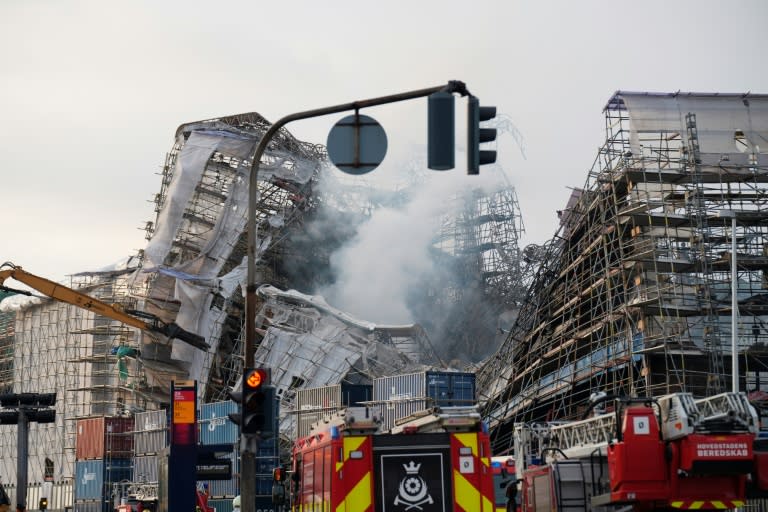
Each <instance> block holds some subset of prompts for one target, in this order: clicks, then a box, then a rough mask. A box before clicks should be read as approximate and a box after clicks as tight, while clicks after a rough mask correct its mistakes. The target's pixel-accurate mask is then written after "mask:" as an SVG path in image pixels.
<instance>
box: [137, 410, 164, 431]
mask: <svg viewBox="0 0 768 512" xmlns="http://www.w3.org/2000/svg"><path fill="white" fill-rule="evenodd" d="M135 418H136V431H137V432H142V431H145V430H163V429H167V428H168V410H167V409H159V410H157V411H146V412H137V413H136V416H135Z"/></svg>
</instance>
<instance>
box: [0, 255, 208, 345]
mask: <svg viewBox="0 0 768 512" xmlns="http://www.w3.org/2000/svg"><path fill="white" fill-rule="evenodd" d="M5 266H8V267H9V268H8V269H4V270H0V289H3V290H9V291H15V292H20V293H24V294H26V295H29V293H28V292H25V291H23V290H14V289H13V288H7V287H6V286H4V283H5V280H6V279H8V278H9V277H11V278H13V279H15V280H16V281H19V282H20V283H24V284H26V285H27V286H29V287H30V288H33V289H35V290H37V291H38V292H40V293H42V294H43V295H46V296H48V297H51V298H52V299H56V300H58V301H61V302H65V303H67V304H72V305H74V306H77V307H80V308H83V309H87V310H89V311H93V312H94V313H97V314H99V315H102V316H105V317H107V318H111V319H113V320H117V321H118V322H122V323H124V324H126V325H130V326H132V327H136V328H138V329H142V330H144V331H149V332H156V333H160V334H164V335H166V336H168V337H170V338H178V339H180V340H181V341H184V342H186V343H189V344H190V345H192V346H193V347H196V348H199V349H202V350H207V349H208V348H209V346H208V344H207V343H206V342H205V338H203V337H202V336H199V335H197V334H194V333H191V332H189V331H185V330H184V329H182V328H181V327H179V326H178V325H176V324H175V323H170V324H166V323H165V322H163V321H162V320H160V319H159V318H158V317H156V316H155V315H152V314H149V313H144V312H141V311H135V310H126V311H123V310H121V309H118V308H116V307H114V306H112V305H110V304H107V303H106V302H102V301H100V300H98V299H94V298H93V297H90V296H88V295H86V294H84V293H81V292H78V291H77V290H73V289H72V288H68V287H66V286H64V285H62V284H59V283H55V282H53V281H50V280H48V279H45V278H44V277H40V276H36V275H34V274H31V273H29V272H27V271H26V270H23V269H22V268H21V267H19V266H17V265H13V264H11V263H6V264H5ZM128 311H130V312H131V313H132V314H129V313H128ZM132 315H136V316H140V317H142V318H145V319H147V320H149V321H148V322H146V321H144V320H142V319H140V318H136V316H132Z"/></svg>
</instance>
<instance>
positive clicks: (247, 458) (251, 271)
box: [240, 80, 468, 512]
mask: <svg viewBox="0 0 768 512" xmlns="http://www.w3.org/2000/svg"><path fill="white" fill-rule="evenodd" d="M440 91H443V92H449V93H459V94H462V95H466V94H468V92H467V88H466V86H465V85H464V83H463V82H460V81H457V80H451V81H450V82H448V83H447V84H446V85H439V86H437V87H429V88H427V89H418V90H415V91H409V92H403V93H399V94H393V95H390V96H382V97H378V98H371V99H367V100H361V101H353V102H352V103H344V104H342V105H334V106H331V107H325V108H318V109H315V110H307V111H304V112H297V113H295V114H290V115H287V116H285V117H282V118H280V119H278V120H277V121H276V122H275V123H274V124H273V125H272V126H270V127H269V129H268V130H267V132H266V133H265V134H264V136H263V137H262V138H261V140H260V141H259V144H258V146H256V152H255V154H254V156H253V160H252V162H251V175H250V178H249V181H248V187H249V188H248V253H247V259H248V270H247V272H248V274H247V283H246V290H245V346H244V350H243V352H244V353H243V356H244V358H245V359H244V364H243V366H244V367H245V368H248V367H253V366H256V362H255V361H254V355H255V353H256V314H257V311H256V289H257V288H258V283H257V282H256V206H257V205H258V199H259V187H258V183H259V182H258V177H259V166H260V165H261V157H262V156H263V155H264V151H265V150H266V149H267V145H268V144H269V142H270V141H271V140H272V137H274V136H275V134H276V133H277V132H278V131H279V130H280V129H281V128H282V127H283V126H285V125H286V124H288V123H290V122H291V121H298V120H300V119H309V118H312V117H320V116H325V115H328V114H336V113H339V112H345V111H347V110H355V111H357V110H360V109H362V108H366V107H374V106H377V105H385V104H387V103H396V102H398V101H405V100H411V99H415V98H422V97H424V96H429V95H430V94H432V93H435V92H440ZM240 462H241V464H242V471H241V476H240V499H241V500H242V501H241V503H242V510H243V512H254V510H255V507H256V498H255V496H256V493H255V489H254V486H253V482H255V478H256V474H255V463H254V460H253V455H252V454H250V453H249V452H248V451H247V450H243V451H242V452H241V461H240ZM244 483H245V484H244Z"/></svg>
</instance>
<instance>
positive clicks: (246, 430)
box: [240, 368, 275, 439]
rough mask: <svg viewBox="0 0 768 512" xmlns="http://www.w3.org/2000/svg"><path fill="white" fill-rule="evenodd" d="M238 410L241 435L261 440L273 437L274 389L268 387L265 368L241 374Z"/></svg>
mask: <svg viewBox="0 0 768 512" xmlns="http://www.w3.org/2000/svg"><path fill="white" fill-rule="evenodd" d="M240 408H241V409H240V413H241V415H242V420H241V421H242V423H241V425H240V427H241V431H242V433H243V434H251V435H252V434H258V435H259V437H260V438H261V439H266V438H268V437H271V436H272V435H274V420H275V388H273V387H272V386H270V385H269V372H268V371H267V370H266V369H265V368H246V369H245V371H244V372H243V390H242V401H241V404H240Z"/></svg>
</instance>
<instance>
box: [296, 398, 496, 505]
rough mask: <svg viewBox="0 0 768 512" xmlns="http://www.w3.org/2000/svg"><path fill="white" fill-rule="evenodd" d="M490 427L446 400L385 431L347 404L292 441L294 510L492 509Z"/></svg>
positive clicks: (366, 411) (367, 412)
mask: <svg viewBox="0 0 768 512" xmlns="http://www.w3.org/2000/svg"><path fill="white" fill-rule="evenodd" d="M490 460H491V457H490V443H489V438H488V433H487V430H486V429H485V427H484V424H483V423H482V421H481V420H480V415H479V413H478V412H477V409H476V408H475V407H446V408H442V409H435V410H432V411H429V412H428V413H427V414H423V415H420V416H419V417H418V418H416V419H413V420H412V421H408V422H403V423H401V424H400V425H398V426H397V427H396V428H393V429H391V430H389V431H387V432H383V431H382V430H381V428H380V422H379V420H378V418H377V417H376V414H375V412H374V409H372V408H370V407H349V408H347V409H344V410H342V411H340V412H338V413H337V414H336V415H335V417H332V418H328V419H327V420H326V421H321V422H320V424H319V425H317V426H316V427H315V428H314V429H313V430H312V431H311V432H310V434H309V435H307V436H305V437H303V438H301V439H299V440H297V442H296V443H295V445H294V449H293V461H292V465H293V467H292V474H291V478H290V483H289V486H290V493H289V494H290V503H291V509H292V510H293V511H296V512H298V511H307V510H334V511H338V510H346V511H360V512H405V511H409V512H429V511H441V512H442V511H445V512H448V511H451V512H470V511H471V512H492V511H493V510H494V492H493V476H492V474H491V463H490Z"/></svg>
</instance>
